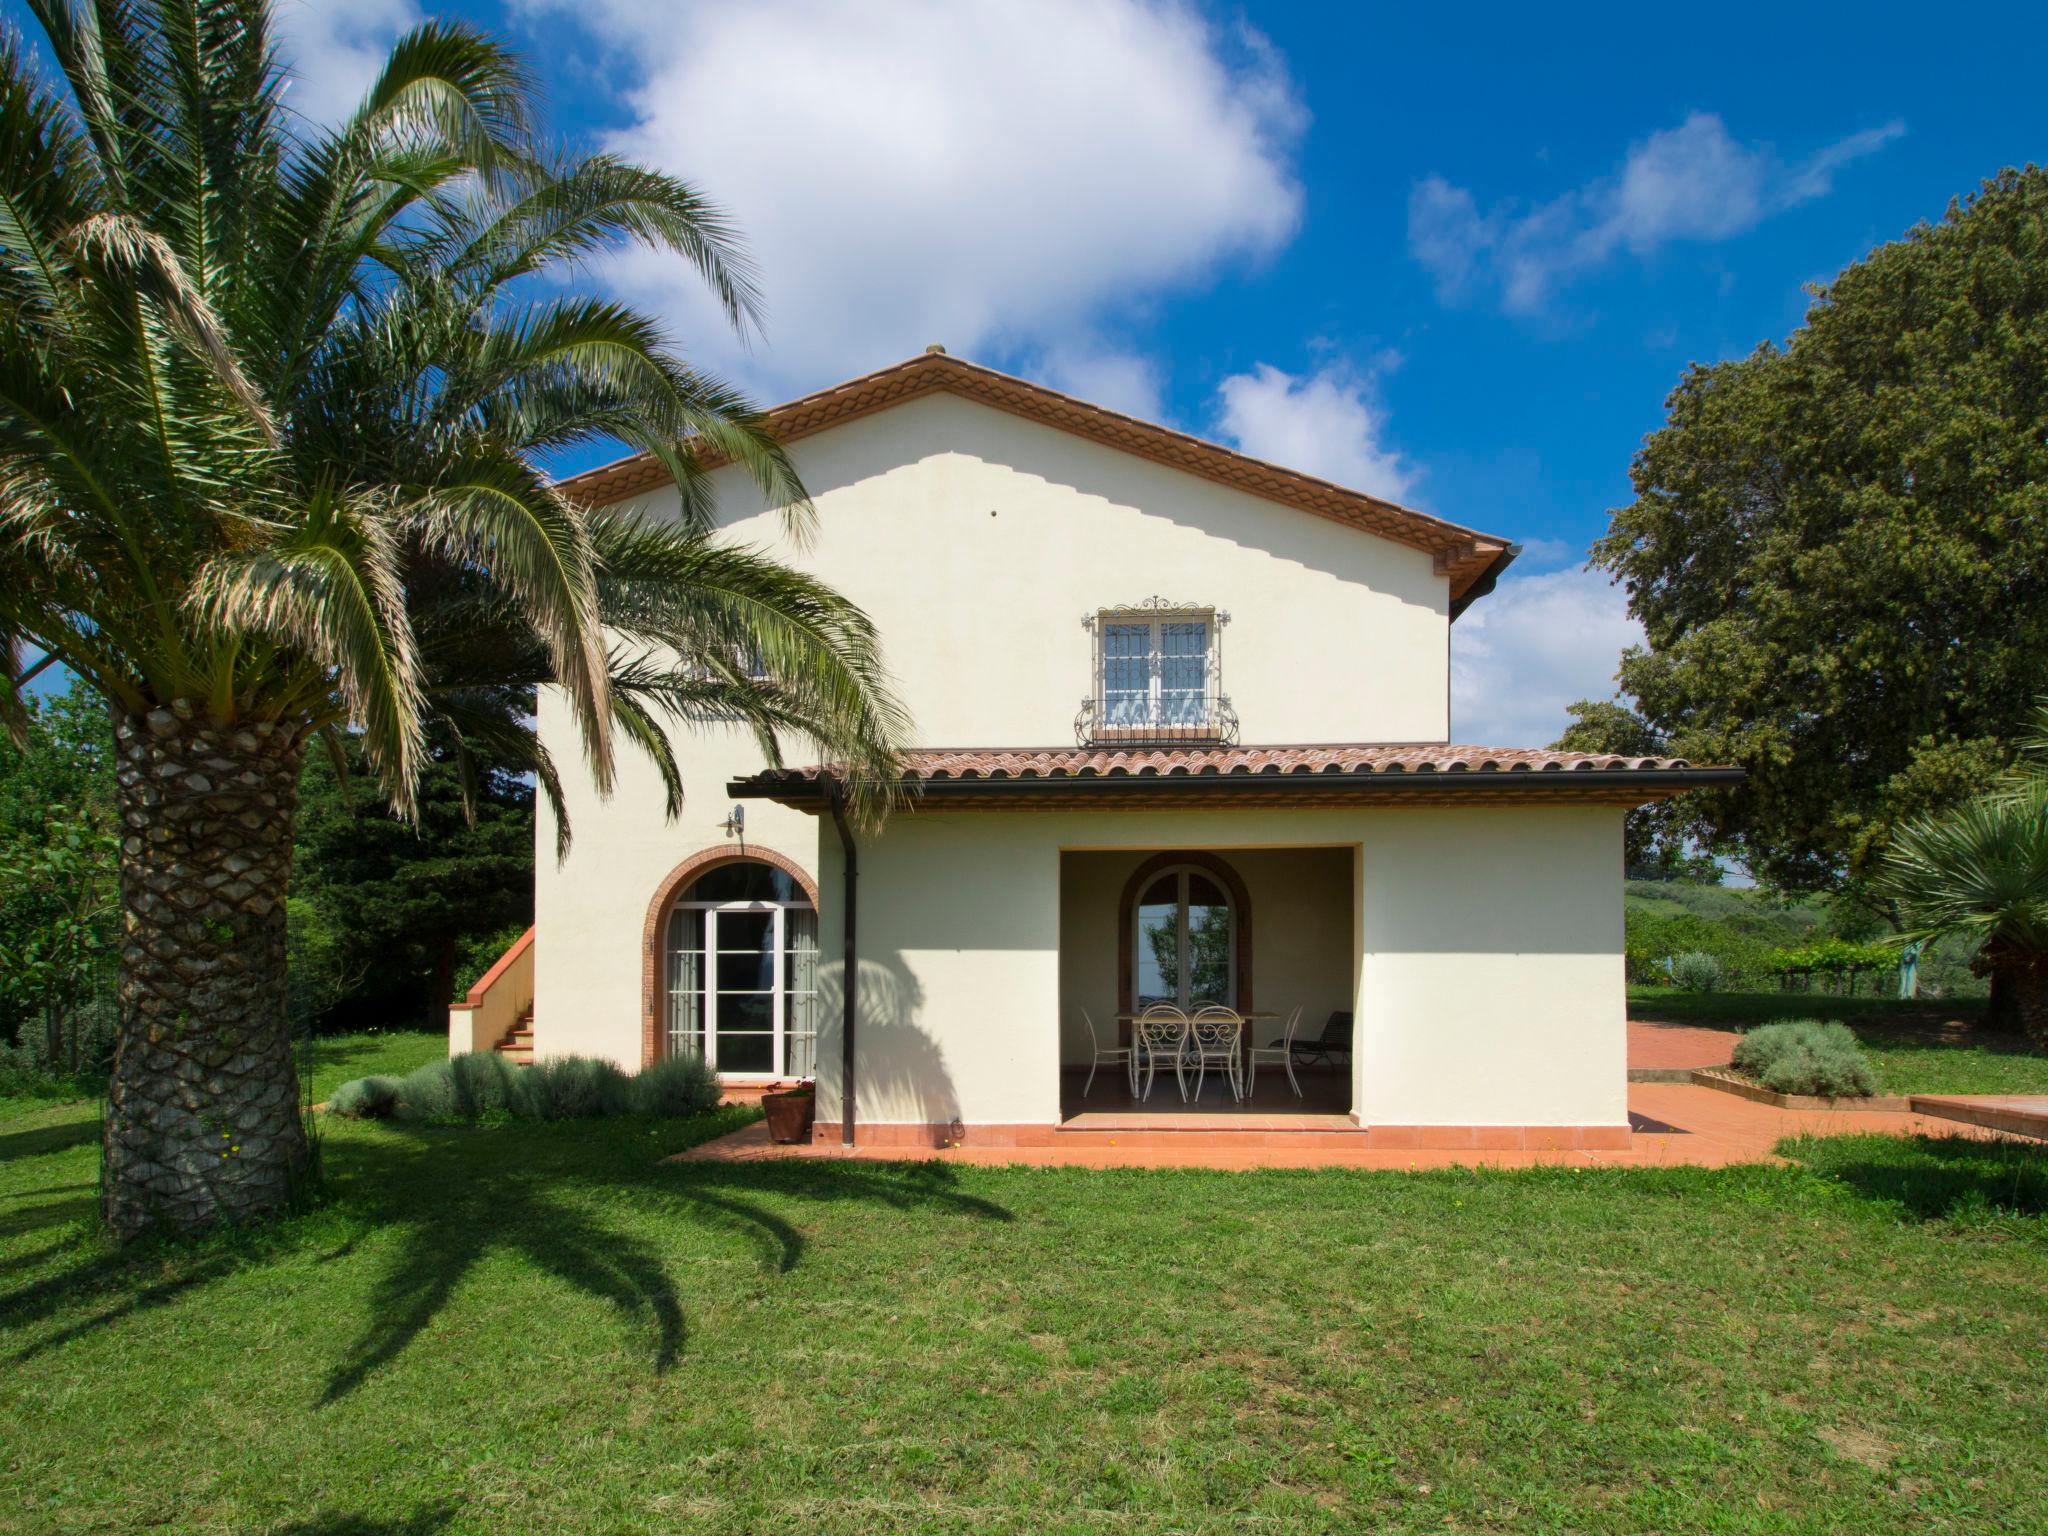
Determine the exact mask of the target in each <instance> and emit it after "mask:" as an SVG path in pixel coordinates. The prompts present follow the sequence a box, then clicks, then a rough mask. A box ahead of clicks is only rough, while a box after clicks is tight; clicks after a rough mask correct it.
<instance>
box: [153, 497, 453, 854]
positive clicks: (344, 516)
mask: <svg viewBox="0 0 2048 1536" xmlns="http://www.w3.org/2000/svg"><path fill="white" fill-rule="evenodd" d="M189 605H190V608H191V610H192V614H193V617H194V619H195V620H196V621H197V622H198V623H200V624H202V625H204V626H207V627H209V628H212V629H216V630H219V631H223V632H225V633H228V634H233V635H248V636H255V637H261V638H263V639H267V640H270V641H272V642H274V643H276V644H278V645H282V646H285V647H288V648H289V649H291V650H292V651H295V652H298V653H300V654H302V655H304V656H306V657H308V658H309V659H311V660H312V661H313V662H315V663H317V665H318V666H320V667H321V668H323V669H327V670H330V671H331V672H332V673H333V674H334V677H335V680H336V684H337V686H338V688H339V690H340V693H341V696H342V698H343V700H345V701H346V704H347V707H348V711H349V715H350V717H351V719H352V720H353V722H354V724H355V725H356V727H357V728H358V729H359V730H360V731H361V732H362V742H363V752H364V755H365V757H366V758H368V760H369V761H370V763H371V765H372V766H373V767H374V768H375V769H376V770H377V775H378V778H379V779H380V780H381V781H382V783H383V784H384V786H385V789H386V791H387V792H388V793H389V794H390V796H391V799H392V803H393V804H394V805H395V806H396V807H397V808H398V809H399V810H400V811H401V813H404V814H410V813H411V810H412V804H413V800H412V795H413V787H414V783H415V781H416V778H417V775H418V764H419V757H420V753H421V750H422V747H423V744H424V737H425V723H424V719H423V710H422V698H421V686H420V675H419V662H418V658H417V657H416V656H415V654H414V651H413V636H412V621H411V618H410V616H409V615H408V614H407V612H406V605H405V592H404V587H403V585H402V583H401V580H400V574H399V564H398V559H397V554H396V549H395V547H394V544H393V541H392V539H391V536H390V534H389V532H388V530H387V529H386V527H385V526H384V522H383V520H382V519H381V518H380V517H379V516H378V515H377V514H376V513H375V512H374V511H370V510H368V509H365V508H362V507H359V506H351V505H349V504H348V502H347V501H346V499H345V498H344V497H343V496H342V495H341V494H340V493H339V492H338V491H337V489H336V488H335V487H334V486H333V484H332V483H331V482H326V483H323V484H322V485H320V486H319V487H317V488H316V491H315V494H314V497H313V500H312V503H311V504H310V505H309V506H308V507H307V508H306V512H305V517H304V520H303V521H302V522H300V523H298V524H297V525H296V526H292V527H289V528H287V529H285V530H284V531H283V533H282V534H281V536H280V537H278V538H277V539H276V540H275V542H273V543H270V544H268V545H266V546H264V547H262V548H260V549H257V550H253V551H251V552H248V553H244V554H234V555H222V556H219V557H217V558H215V559H214V560H213V561H211V562H209V563H208V564H207V565H206V567H205V568H203V569H202V570H201V571H200V572H199V575H198V579H197V580H195V581H194V583H193V586H192V593H191V597H190V600H189Z"/></svg>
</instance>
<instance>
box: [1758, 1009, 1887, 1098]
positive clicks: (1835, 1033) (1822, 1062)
mask: <svg viewBox="0 0 2048 1536" xmlns="http://www.w3.org/2000/svg"><path fill="white" fill-rule="evenodd" d="M1735 1069H1736V1071H1738V1072H1742V1073H1745V1074H1747V1075H1748V1076H1750V1077H1753V1078H1755V1079H1756V1080H1757V1081H1758V1082H1759V1083H1762V1084H1763V1085H1764V1087H1766V1088H1768V1089H1770V1090H1771V1091H1772V1092H1773V1093H1801V1094H1818V1095H1822V1096H1825V1097H1833V1098H1868V1097H1869V1096H1870V1095H1871V1094H1873V1093H1875V1092H1877V1074H1876V1073H1875V1072H1873V1071H1872V1070H1871V1068H1870V1063H1869V1062H1868V1061H1867V1060H1866V1059H1865V1058H1864V1055H1863V1046H1862V1044H1861V1043H1860V1042H1859V1041H1858V1040H1857V1039H1856V1036H1855V1033H1854V1032H1853V1031H1852V1030H1851V1029H1850V1028H1849V1026H1848V1025H1846V1024H1838V1023H1832V1022H1830V1023H1823V1022H1822V1021H1821V1020H1819V1019H1787V1020H1786V1021H1785V1022H1784V1023H1782V1024H1766V1025H1763V1026H1762V1027H1761V1028H1759V1029H1753V1030H1751V1031H1750V1032H1749V1033H1748V1034H1746V1035H1744V1036H1743V1037H1742V1038H1741V1039H1740V1040H1738V1041H1737V1042H1736V1044H1735Z"/></svg>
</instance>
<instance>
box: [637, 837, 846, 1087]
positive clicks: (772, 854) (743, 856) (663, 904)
mask: <svg viewBox="0 0 2048 1536" xmlns="http://www.w3.org/2000/svg"><path fill="white" fill-rule="evenodd" d="M721 864H769V865H773V866H774V867H775V868H776V869H779V870H781V871H782V872H783V873H784V874H785V875H788V876H789V877H790V878H791V879H792V880H794V881H796V883H797V884H798V885H800V886H802V887H803V888H804V894H805V895H807V896H809V897H810V898H811V906H812V907H813V908H816V906H817V905H818V882H817V881H815V880H813V879H812V878H811V877H810V874H809V872H808V871H806V870H805V869H804V868H803V866H802V865H800V864H798V863H797V862H796V861H795V860H794V859H792V858H790V857H788V856H787V855H786V854H780V853H777V852H776V851H775V850H774V849H773V848H754V847H747V848H741V847H736V846H734V845H733V844H730V843H723V844H714V845H713V846H711V847H709V848H699V849H698V850H697V851H696V852H695V853H693V854H691V855H690V856H689V857H688V858H686V859H684V860H683V862H682V863H680V864H678V865H677V866H676V867H675V868H674V869H672V870H670V871H669V872H668V874H667V875H666V876H664V877H663V879H662V881H661V884H659V885H658V886H656V887H655V888H654V899H653V900H652V901H650V902H648V904H647V922H646V925H645V926H644V927H643V928H642V929H641V930H640V1065H641V1066H643V1067H651V1066H653V1065H654V1063H655V1062H657V1061H659V1060H660V1059H661V993H660V985H661V946H662V934H663V928H664V927H665V924H664V921H663V920H664V919H665V918H666V917H667V916H668V909H669V905H670V903H672V902H673V901H674V900H675V899H676V897H677V896H678V895H680V894H681V893H682V891H683V890H684V889H685V888H686V887H688V886H689V884H690V882H691V881H693V880H695V879H696V878H697V877H698V876H699V875H702V874H704V873H705V872H706V871H708V870H713V869H716V868H718V867H719V866H720V865H721Z"/></svg>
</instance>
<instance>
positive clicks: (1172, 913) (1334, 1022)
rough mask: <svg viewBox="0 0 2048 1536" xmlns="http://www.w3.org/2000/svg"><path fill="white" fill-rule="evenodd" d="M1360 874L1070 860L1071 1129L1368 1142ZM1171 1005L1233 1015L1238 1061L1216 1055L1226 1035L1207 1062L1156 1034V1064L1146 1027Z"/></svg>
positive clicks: (1130, 853)
mask: <svg viewBox="0 0 2048 1536" xmlns="http://www.w3.org/2000/svg"><path fill="white" fill-rule="evenodd" d="M1357 860H1358V849H1357V847H1356V846H1355V845H1341V844H1339V845H1330V846H1307V847H1238V848H1232V847H1216V846H1203V847H1196V848H1175V847H1159V848H1066V849H1062V850H1061V853H1060V889H1059V901H1060V925H1059V997H1060V1032H1059V1090H1060V1092H1059V1103H1060V1121H1061V1124H1062V1126H1063V1127H1069V1128H1073V1129H1077V1130H1078V1129H1102V1130H1115V1129H1132V1130H1139V1129H1149V1128H1170V1127H1173V1126H1179V1125H1183V1124H1191V1125H1195V1126H1201V1127H1205V1128H1221V1127H1223V1126H1226V1125H1229V1124H1231V1123H1233V1122H1234V1121H1238V1120H1243V1121H1246V1122H1247V1123H1253V1122H1255V1123H1256V1124H1257V1125H1258V1126H1259V1127H1260V1128H1266V1129H1283V1128H1301V1129H1311V1128H1312V1129H1352V1128H1355V1127H1356V1125H1357V1121H1356V1120H1354V1119H1353V1118H1352V1115H1351V1111H1352V1106H1353V1088H1352V1081H1353V1079H1352V1064H1353V1035H1354V1030H1353V1027H1352V1021H1353V1018H1354V1010H1355V1001H1356V997H1357V991H1358V965H1359V952H1358V932H1359V922H1358V917H1359V914H1358V912H1357V897H1356V891H1357ZM1161 1004H1163V1005H1166V1006H1167V1007H1169V1008H1175V1009H1178V1010H1180V1011H1181V1012H1183V1013H1185V1014H1187V1015H1189V1016H1190V1017H1192V1016H1194V1015H1195V1014H1197V1013H1198V1012H1199V1011H1200V1010H1201V1009H1203V1008H1205V1007H1207V1008H1211V1009H1215V1008H1225V1009H1228V1010H1230V1011H1231V1012H1232V1013H1234V1014H1235V1015H1236V1016H1237V1019H1238V1020H1240V1021H1241V1022H1240V1023H1239V1024H1238V1025H1237V1026H1236V1029H1235V1044H1236V1049H1235V1050H1234V1051H1233V1052H1231V1053H1230V1058H1229V1060H1227V1061H1226V1060H1219V1059H1218V1055H1217V1053H1216V1051H1215V1050H1214V1049H1213V1046H1214V1043H1215V1040H1216V1039H1217V1038H1218V1037H1219V1035H1220V1036H1221V1037H1222V1038H1228V1032H1229V1031H1230V1029H1231V1024H1230V1021H1229V1020H1228V1019H1224V1020H1222V1021H1221V1024H1222V1030H1221V1031H1218V1032H1214V1033H1212V1034H1211V1040H1210V1043H1211V1045H1212V1049H1211V1051H1210V1052H1209V1053H1208V1054H1207V1056H1206V1057H1205V1058H1201V1059H1200V1060H1199V1062H1198V1059H1197V1058H1196V1057H1195V1056H1194V1054H1193V1053H1192V1050H1191V1051H1190V1052H1189V1053H1188V1054H1187V1055H1185V1056H1184V1057H1183V1058H1182V1059H1181V1060H1179V1061H1176V1060H1175V1059H1174V1057H1173V1055H1172V1054H1171V1053H1170V1052H1169V1051H1165V1050H1160V1049H1158V1048H1156V1047H1157V1039H1156V1037H1157V1036H1159V1035H1160V1034H1161V1033H1162V1031H1161V1030H1160V1029H1159V1028H1158V1027H1157V1026H1155V1027H1154V1029H1153V1031H1152V1033H1153V1035H1154V1036H1155V1039H1154V1042H1153V1044H1154V1047H1155V1048H1154V1049H1150V1050H1148V1049H1147V1048H1146V1041H1145V1040H1143V1039H1141V1038H1140V1031H1139V1029H1138V1019H1139V1017H1140V1016H1141V1015H1142V1014H1143V1013H1144V1011H1145V1010H1146V1009H1147V1008H1148V1007H1152V1006H1154V1005H1161ZM1290 1024H1292V1025H1293V1035H1292V1039H1291V1040H1290V1038H1289V1025H1290ZM1174 1029H1175V1026H1174V1025H1173V1024H1172V1022H1171V1020H1170V1019H1169V1022H1168V1024H1167V1026H1166V1029H1165V1030H1164V1031H1163V1033H1165V1034H1166V1035H1168V1036H1169V1037H1170V1036H1171V1035H1172V1033H1173V1031H1174ZM1188 1043H1189V1045H1190V1047H1192V1045H1193V1044H1194V1042H1193V1040H1192V1039H1190V1040H1189V1042H1188ZM1126 1053H1128V1054H1126ZM1233 1066H1234V1071H1233V1070H1232V1069H1233ZM1176 1068H1178V1070H1176ZM1134 1079H1135V1086H1134Z"/></svg>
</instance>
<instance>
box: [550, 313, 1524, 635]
mask: <svg viewBox="0 0 2048 1536" xmlns="http://www.w3.org/2000/svg"><path fill="white" fill-rule="evenodd" d="M938 393H946V394H953V395H958V396H961V397H962V398H964V399H968V400H975V401H979V402H980V403H981V404H983V405H988V406H993V407H994V408H995V409H997V410H1001V411H1008V412H1009V413H1010V414H1012V415H1014V416H1022V417H1024V418H1026V419H1028V420H1031V421H1036V422H1039V423H1041V424H1043V425H1046V426H1050V427H1055V428H1057V429H1059V430H1060V431H1063V432H1069V433H1072V434H1073V435H1075V436H1076V437H1083V438H1087V439H1089V440H1090V441H1092V442H1097V443H1101V444H1104V445H1106V446H1108V447H1111V448H1116V449H1120V450H1121V451H1123V452H1125V453H1129V454H1133V455H1135V456H1136V457H1138V458H1143V459H1150V460H1152V461H1153V462H1154V463H1158V464H1165V465H1167V466H1169V467H1171V468H1174V469H1179V470H1183V471H1185V472H1186V473H1188V474H1191V475H1198V476H1200V477H1201V478H1203V479H1205V480H1213V481H1216V482H1218V483H1219V484H1222V485H1228V486H1232V487H1234V488H1236V489H1238V490H1241V491H1245V492H1248V493H1249V494H1251V495H1253V496H1259V497H1263V498H1264V499H1266V500H1268V501H1274V502H1279V503H1280V504H1281V505H1283V506H1289V507H1294V508H1296V509H1298V510H1300V511H1303V512H1312V513H1314V514H1316V515H1317V516H1319V517H1327V518H1330V519H1331V520H1333V521H1335V522H1339V523H1344V524H1347V525H1349V526H1351V527H1354V528H1358V529H1361V530H1363V531H1365V532H1367V533H1374V534H1378V535H1379V536H1380V537H1382V538H1386V539H1392V540H1394V541H1395V542H1396V543H1399V544H1406V545H1408V546H1409V547H1410V548H1412V549H1420V550H1424V551H1426V552H1427V553H1429V554H1430V555H1431V556H1432V557H1433V558H1434V564H1435V567H1436V571H1437V574H1438V575H1440V576H1447V577H1449V578H1450V583H1451V599H1452V604H1453V617H1455V616H1456V612H1457V610H1458V609H1460V608H1462V607H1463V606H1464V604H1465V603H1467V602H1470V601H1471V600H1472V599H1474V598H1477V597H1479V596H1481V595H1482V594H1483V593H1484V592H1486V591H1488V590H1490V589H1491V582H1490V580H1489V578H1490V577H1497V576H1498V575H1499V573H1500V569H1502V568H1504V567H1505V565H1506V562H1507V561H1508V560H1509V559H1512V558H1513V551H1514V549H1515V546H1514V545H1513V544H1511V543H1510V542H1509V541H1508V540H1506V539H1503V538H1497V537H1495V536H1494V535H1492V534H1485V533H1480V532H1478V531H1477V530H1475V529H1471V528H1464V527H1460V526H1459V525H1458V524H1456V523H1451V522H1446V521H1444V519H1442V518H1440V517H1432V516H1430V515H1429V514H1428V513H1426V512H1417V511H1415V510H1413V509H1412V508H1409V507H1404V506H1401V505H1399V504H1398V503H1396V502H1391V501H1387V500H1384V499H1383V498H1381V497H1378V496H1368V495H1366V494H1365V493H1364V492H1363V491H1355V490H1351V489H1350V488H1348V487H1346V486H1341V485H1337V484H1334V483H1333V482H1331V481H1328V480H1319V479H1317V478H1316V477H1315V476H1313V475H1305V474H1301V473H1300V472H1298V471H1296V470H1291V469H1287V468H1285V467H1283V466H1281V465H1278V464H1268V463H1266V462H1265V461H1264V460H1262V459H1255V458H1252V457H1251V456H1250V455H1248V454H1242V453H1238V452H1236V451H1235V450H1234V449H1230V448H1225V447H1223V446H1222V445H1221V444H1219V443H1212V442H1208V441H1206V440H1204V439H1202V438H1199V437H1194V436H1191V435H1190V434H1188V433H1186V432H1176V431H1174V430H1173V429H1172V428H1171V427H1162V426H1159V425H1157V424H1156V423H1154V422H1149V421H1141V420H1139V419H1138V418H1137V417H1135V416H1126V415H1124V414H1123V413H1122V412H1120V411H1112V410H1109V409H1107V408H1106V407H1103V406H1099V405H1090V404H1089V403H1088V402H1087V401H1085V400H1076V399H1075V398H1074V397H1073V396H1071V395H1063V394H1061V393H1060V392H1059V391H1058V390H1053V389H1047V388H1046V387H1045V386H1044V385H1042V384H1034V383H1032V382H1031V381H1030V380H1028V379H1020V378H1016V377H1014V376H1012V375H1010V374H1006V373H998V372H997V371H996V370H995V369H993V368H984V367H982V366H981V365H980V364H978V363H970V362H966V361H963V360H962V359H960V358H957V357H952V356H950V355H948V354H946V353H943V352H927V353H924V354H922V355H920V356H917V357H913V358H909V359H906V360H905V361H903V362H900V363H895V364H892V365H891V366H889V367H887V368H880V369H877V370H876V371H875V372H873V373H868V374H863V375H861V377H859V378H857V379H849V380H848V381H847V382H846V383H844V384H835V385H833V386H832V387H831V388H830V389H822V390H819V391H818V392H817V393H816V394H811V395H805V396H803V397H802V398H801V399H798V400H792V401H790V402H788V403H787V404H785V405H778V406H776V407H774V408H773V409H772V410H770V411H769V412H768V413H767V417H768V424H769V426H770V428H771V429H772V430H773V432H774V433H775V435H776V436H777V437H778V438H780V439H781V440H782V441H783V442H785V443H790V442H795V441H796V440H797V439H798V438H802V437H808V436H809V435H810V434H811V433H813V432H822V431H824V430H825V429H826V428H827V427H835V426H838V425H839V424H841V423H842V422H847V421H852V420H855V419H856V418H858V417H861V416H866V415H870V414H872V413H873V412H876V411H881V410H886V409H887V408H888V407H890V406H892V405H900V404H902V403H903V402H905V401H907V400H915V399H917V398H919V397H920V396H923V395H929V394H938ZM703 462H704V464H705V466H706V467H707V468H715V467H716V466H717V465H719V464H721V463H723V462H724V460H723V459H720V458H718V457H716V456H715V455H707V456H706V457H705V458H704V460H703ZM667 481H668V476H667V472H666V471H665V470H663V468H662V467H661V465H660V463H659V462H657V461H656V460H655V459H653V458H652V457H650V456H649V455H647V454H635V455H633V456H632V457H630V458H625V459H620V460H618V461H617V462H615V463H612V464H605V465H601V466H600V467H598V468H596V469H593V470H588V471H586V472H585V473H583V474H580V475H574V476H571V477H570V478H568V479H566V480H564V481H563V482H562V487H563V489H565V490H567V491H569V492H570V493H571V494H572V495H574V496H577V497H578V498H580V499H581V500H583V501H586V502H588V503H590V504H592V505H594V506H604V505H608V504H610V503H612V502H617V501H624V500H625V499H626V498H627V497H629V496H638V495H640V494H642V493H643V492H646V491H651V490H655V489H657V488H659V487H660V486H662V485H664V484H666V483H667Z"/></svg>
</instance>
